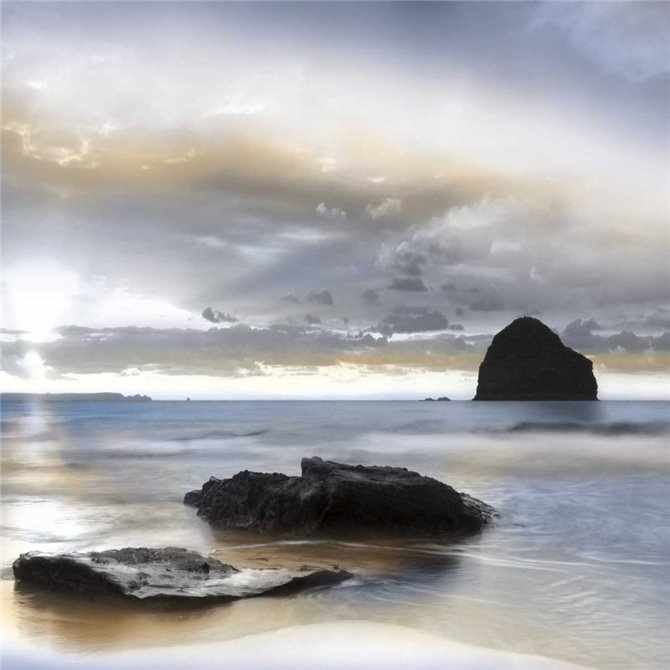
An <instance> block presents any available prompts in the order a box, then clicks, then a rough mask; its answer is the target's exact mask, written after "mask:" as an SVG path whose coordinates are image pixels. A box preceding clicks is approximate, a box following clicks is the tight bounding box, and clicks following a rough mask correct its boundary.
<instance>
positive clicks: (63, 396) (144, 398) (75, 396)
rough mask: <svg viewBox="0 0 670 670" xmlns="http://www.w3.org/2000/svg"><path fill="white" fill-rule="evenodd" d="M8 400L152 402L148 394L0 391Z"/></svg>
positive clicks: (0, 397) (0, 394)
mask: <svg viewBox="0 0 670 670" xmlns="http://www.w3.org/2000/svg"><path fill="white" fill-rule="evenodd" d="M7 400H46V401H49V402H51V401H62V400H96V401H105V402H151V400H152V398H150V397H149V396H148V395H140V394H139V393H136V394H135V395H123V394H122V393H0V401H2V402H6V401H7Z"/></svg>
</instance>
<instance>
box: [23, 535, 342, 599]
mask: <svg viewBox="0 0 670 670" xmlns="http://www.w3.org/2000/svg"><path fill="white" fill-rule="evenodd" d="M12 568H13V571H14V576H15V577H16V579H17V580H21V581H25V582H29V583H33V584H38V585H40V586H44V587H46V588H49V589H51V590H55V591H64V592H68V593H73V594H80V595H98V596H99V595H103V596H111V597H122V598H129V599H135V600H139V601H155V600H173V601H183V602H186V601H198V600H202V601H213V600H216V601H226V600H237V599H240V598H251V597H254V596H260V595H279V594H289V593H292V592H297V591H300V590H303V589H308V588H313V587H318V586H327V585H331V584H337V583H339V582H342V581H344V580H345V579H348V578H349V577H351V576H352V575H351V573H349V572H347V571H345V570H341V569H340V568H337V567H335V568H332V569H323V568H311V567H308V566H304V567H302V568H297V569H284V568H277V569H262V570H256V569H243V570H238V569H237V568H234V567H233V566H232V565H228V564H226V563H222V562H221V561H219V560H217V559H215V558H209V557H205V556H202V555H201V554H199V553H197V552H195V551H189V550H187V549H180V548H177V547H167V548H164V549H146V548H125V549H113V550H109V551H101V552H90V553H71V554H45V553H41V552H30V553H27V554H21V556H19V558H17V559H16V561H14V565H13V566H12Z"/></svg>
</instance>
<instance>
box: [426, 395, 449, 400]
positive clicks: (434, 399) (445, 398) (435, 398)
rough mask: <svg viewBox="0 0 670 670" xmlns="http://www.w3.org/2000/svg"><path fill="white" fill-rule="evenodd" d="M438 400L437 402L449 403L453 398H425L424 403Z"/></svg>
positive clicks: (444, 396)
mask: <svg viewBox="0 0 670 670" xmlns="http://www.w3.org/2000/svg"><path fill="white" fill-rule="evenodd" d="M436 400H437V401H442V402H444V401H446V402H449V401H450V400H451V398H447V396H446V395H443V396H440V397H439V398H424V399H423V401H424V402H435V401H436Z"/></svg>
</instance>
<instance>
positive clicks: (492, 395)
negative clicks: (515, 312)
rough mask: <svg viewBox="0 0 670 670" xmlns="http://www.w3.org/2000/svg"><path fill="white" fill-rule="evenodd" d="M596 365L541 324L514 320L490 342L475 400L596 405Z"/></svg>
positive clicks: (480, 373) (527, 318) (534, 320)
mask: <svg viewBox="0 0 670 670" xmlns="http://www.w3.org/2000/svg"><path fill="white" fill-rule="evenodd" d="M597 399H598V383H597V382H596V378H595V376H594V375H593V363H592V362H591V361H590V360H589V359H588V358H586V357H585V356H582V355H581V354H580V353H578V352H576V351H574V350H572V349H570V348H569V347H566V346H565V345H564V344H563V342H561V338H560V337H559V336H558V335H556V333H554V332H553V331H552V330H551V329H550V328H548V327H547V326H545V325H544V324H543V323H542V322H541V321H539V320H538V319H533V318H531V317H528V316H524V317H521V318H519V319H515V320H514V321H512V323H510V325H509V326H507V327H506V328H503V330H501V331H500V332H499V333H498V334H497V335H496V336H495V337H494V338H493V341H492V342H491V346H490V347H489V348H488V350H487V352H486V356H485V357H484V360H483V361H482V363H481V365H480V366H479V380H478V383H477V394H476V395H475V397H474V400H597Z"/></svg>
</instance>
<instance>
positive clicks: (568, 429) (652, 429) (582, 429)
mask: <svg viewBox="0 0 670 670" xmlns="http://www.w3.org/2000/svg"><path fill="white" fill-rule="evenodd" d="M501 432H503V433H591V434H593V435H606V436H607V435H609V436H617V435H667V434H670V421H647V422H644V423H635V422H632V421H608V422H603V423H581V422H579V421H520V422H519V423H516V424H514V425H513V426H510V427H509V428H506V429H503V430H502V431H501Z"/></svg>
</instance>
